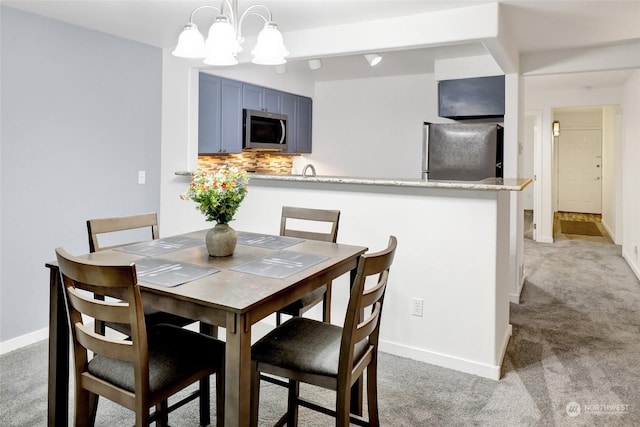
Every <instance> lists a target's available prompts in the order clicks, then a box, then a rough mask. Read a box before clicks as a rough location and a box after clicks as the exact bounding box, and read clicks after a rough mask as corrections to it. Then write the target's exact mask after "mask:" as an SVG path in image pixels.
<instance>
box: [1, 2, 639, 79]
mask: <svg viewBox="0 0 640 427" xmlns="http://www.w3.org/2000/svg"><path fill="white" fill-rule="evenodd" d="M494 2H495V1H484V0H476V1H463V0H447V1H435V0H254V1H245V0H240V1H239V5H240V6H239V9H240V11H242V10H244V9H246V7H247V6H249V5H251V4H255V3H259V4H263V5H265V6H267V7H268V8H269V9H270V10H271V12H272V14H273V19H274V21H275V22H276V23H277V24H278V26H279V28H280V30H281V31H282V32H283V33H284V36H285V42H286V33H287V32H288V31H295V30H300V29H308V28H314V27H326V26H330V25H338V24H347V23H354V22H359V21H369V20H376V19H385V18H391V17H400V16H407V15H412V14H417V13H425V12H432V11H438V10H443V9H451V8H458V7H468V6H472V5H478V4H483V3H494ZM0 3H1V4H3V5H7V6H9V7H14V8H17V9H22V10H24V11H27V12H31V13H35V14H39V15H43V16H46V17H49V18H53V19H57V20H61V21H64V22H67V23H71V24H75V25H79V26H83V27H86V28H89V29H93V30H97V31H101V32H105V33H109V34H113V35H116V36H119V37H124V38H128V39H131V40H135V41H139V42H142V43H146V44H149V45H153V46H157V47H161V48H170V47H173V46H175V43H176V40H177V36H178V34H179V33H180V31H181V30H182V27H183V26H184V24H185V23H186V22H187V21H188V19H189V14H190V13H191V11H192V10H193V9H194V8H195V7H197V6H200V5H207V4H208V5H216V6H218V5H219V4H220V3H221V2H220V1H219V0H216V1H193V0H155V1H152V0H121V1H115V0H0ZM500 3H503V4H504V8H503V9H504V10H503V11H504V14H505V18H506V19H505V21H506V22H507V31H508V34H509V35H510V37H511V38H512V41H513V42H514V44H515V45H516V46H517V47H518V50H519V51H520V53H521V54H527V53H534V52H535V53H538V54H539V53H540V52H547V51H548V52H553V51H556V50H558V49H578V48H585V47H598V46H606V45H611V44H616V43H622V42H626V41H628V40H640V25H639V23H640V1H639V0H631V1H629V0H627V1H615V0H604V1H582V0H564V1H540V0H538V1H532V0H512V1H500ZM198 19H200V18H197V19H196V21H195V22H196V23H198V24H200V27H201V28H203V27H204V28H206V26H207V25H209V23H210V22H211V20H209V21H199V20H198ZM201 19H207V18H201ZM252 21H253V22H252ZM245 23H246V25H245V26H243V31H244V32H245V34H250V33H253V32H255V33H257V32H258V27H259V26H260V25H262V24H261V22H260V20H258V19H253V20H252V19H247V21H246V22H245ZM252 26H253V27H252ZM481 54H486V50H485V48H484V46H483V45H482V44H480V43H467V44H459V45H454V46H447V47H443V46H440V47H429V48H421V49H412V50H403V51H394V52H384V60H383V61H382V63H381V64H380V65H379V66H377V67H375V68H369V67H368V66H367V64H366V62H365V61H364V59H363V58H362V56H360V55H357V56H345V57H332V58H323V68H321V69H320V70H316V71H314V72H313V73H314V75H313V76H314V78H315V79H317V80H333V79H348V78H358V77H365V76H382V75H397V74H421V73H428V72H433V61H434V60H436V59H444V58H453V57H460V56H476V55H481ZM287 65H288V67H290V69H296V68H297V69H299V70H303V69H305V68H306V61H295V60H293V61H290V62H289V63H288V64H287ZM307 72H310V71H307ZM630 73H631V71H624V72H621V71H618V72H612V73H609V72H598V73H582V74H581V78H580V79H578V80H579V81H576V80H575V79H570V78H569V79H565V81H564V82H563V84H565V86H564V87H566V84H570V85H575V84H578V85H579V86H578V87H584V86H591V87H597V86H602V85H604V84H616V83H618V84H619V83H620V82H621V81H624V80H625V79H626V78H627V77H628V76H629V74H630ZM544 78H545V77H542V76H540V77H536V79H537V80H538V81H541V80H542V79H544ZM546 79H547V80H549V79H550V77H546Z"/></svg>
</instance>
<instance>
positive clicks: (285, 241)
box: [238, 231, 304, 250]
mask: <svg viewBox="0 0 640 427" xmlns="http://www.w3.org/2000/svg"><path fill="white" fill-rule="evenodd" d="M302 242H304V239H298V238H295V237H284V236H273V235H270V234H259V233H248V232H246V231H238V244H239V245H246V246H259V247H261V248H267V249H276V250H277V249H284V248H288V247H289V246H293V245H297V244H298V243H302Z"/></svg>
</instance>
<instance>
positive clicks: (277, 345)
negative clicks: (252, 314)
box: [251, 317, 367, 378]
mask: <svg viewBox="0 0 640 427" xmlns="http://www.w3.org/2000/svg"><path fill="white" fill-rule="evenodd" d="M341 339H342V328H341V327H339V326H336V325H332V324H330V323H324V322H319V321H317V320H313V319H307V318H304V317H294V318H292V319H289V320H287V321H286V322H285V323H283V324H282V325H280V326H278V327H277V328H275V329H274V330H272V331H271V332H269V333H268V334H267V335H265V336H264V337H263V338H261V339H260V340H259V341H258V342H256V343H255V344H254V345H253V346H252V348H251V358H252V359H253V360H256V361H257V362H259V363H267V364H270V365H274V366H278V367H281V368H285V369H290V370H294V371H298V372H306V373H310V374H315V375H323V376H329V377H334V378H335V377H337V375H338V359H339V357H340V342H341ZM366 348H367V344H366V342H364V341H363V342H360V343H358V344H356V348H355V354H354V359H355V360H357V359H358V358H359V357H361V356H362V354H363V353H364V351H365V350H366Z"/></svg>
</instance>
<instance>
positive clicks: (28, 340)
mask: <svg viewBox="0 0 640 427" xmlns="http://www.w3.org/2000/svg"><path fill="white" fill-rule="evenodd" d="M47 338H49V328H48V327H46V328H42V329H39V330H37V331H33V332H29V333H28V334H24V335H20V336H19V337H15V338H12V339H10V340H6V341H3V342H0V354H5V353H9V352H10V351H13V350H17V349H19V348H22V347H26V346H28V345H31V344H34V343H37V342H38V341H42V340H46V339H47Z"/></svg>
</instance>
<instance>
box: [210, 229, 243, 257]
mask: <svg viewBox="0 0 640 427" xmlns="http://www.w3.org/2000/svg"><path fill="white" fill-rule="evenodd" d="M237 242H238V233H236V230H234V229H233V228H231V227H229V224H216V225H215V227H213V228H212V229H210V230H209V231H207V235H206V237H205V243H206V245H207V251H208V252H209V256H229V255H232V254H233V251H234V250H235V249H236V243H237Z"/></svg>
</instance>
